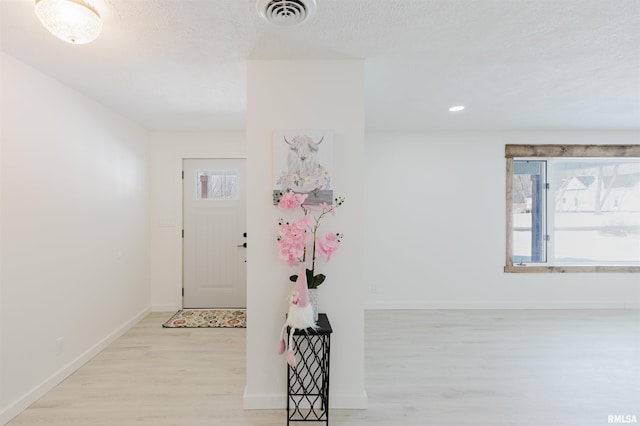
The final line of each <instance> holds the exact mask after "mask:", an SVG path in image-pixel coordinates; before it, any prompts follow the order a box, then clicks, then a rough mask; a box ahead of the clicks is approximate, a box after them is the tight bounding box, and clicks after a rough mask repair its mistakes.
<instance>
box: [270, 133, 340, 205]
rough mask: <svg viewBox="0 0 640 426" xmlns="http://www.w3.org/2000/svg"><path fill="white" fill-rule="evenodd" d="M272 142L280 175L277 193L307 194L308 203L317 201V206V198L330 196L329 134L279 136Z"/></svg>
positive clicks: (287, 134) (277, 179) (283, 134)
mask: <svg viewBox="0 0 640 426" xmlns="http://www.w3.org/2000/svg"><path fill="white" fill-rule="evenodd" d="M274 142H275V144H276V152H275V156H276V157H275V159H274V164H275V166H276V167H277V168H276V170H277V171H279V173H280V174H279V175H278V176H277V178H276V188H277V190H280V191H283V192H286V191H289V190H292V191H294V192H298V193H306V194H309V200H313V199H318V201H319V202H321V200H320V198H322V199H324V198H326V196H327V195H330V193H331V192H330V191H329V190H330V189H331V176H330V167H331V164H330V162H331V157H330V154H331V149H332V147H331V144H332V138H331V135H330V134H326V132H318V131H316V132H295V133H294V132H289V133H280V134H276V135H274ZM321 154H325V155H321ZM326 154H329V155H326ZM285 158H286V160H285ZM327 163H329V164H327ZM329 199H331V198H329Z"/></svg>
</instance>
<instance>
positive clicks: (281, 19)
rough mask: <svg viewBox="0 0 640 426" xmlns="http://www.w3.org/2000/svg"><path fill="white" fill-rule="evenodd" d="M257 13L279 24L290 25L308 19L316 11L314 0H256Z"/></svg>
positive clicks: (268, 20)
mask: <svg viewBox="0 0 640 426" xmlns="http://www.w3.org/2000/svg"><path fill="white" fill-rule="evenodd" d="M256 9H257V11H258V15H260V17H261V18H262V19H264V20H266V21H267V22H271V23H272V24H275V25H279V26H292V25H298V24H301V23H303V22H305V21H307V20H309V19H310V18H311V17H312V16H313V15H314V14H315V13H316V0H258V2H257V3H256Z"/></svg>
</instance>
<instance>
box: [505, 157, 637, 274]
mask: <svg viewBox="0 0 640 426" xmlns="http://www.w3.org/2000/svg"><path fill="white" fill-rule="evenodd" d="M505 157H506V158H507V244H506V246H507V260H506V267H505V271H506V272H599V271H603V272H640V145H507V146H506V147H505Z"/></svg>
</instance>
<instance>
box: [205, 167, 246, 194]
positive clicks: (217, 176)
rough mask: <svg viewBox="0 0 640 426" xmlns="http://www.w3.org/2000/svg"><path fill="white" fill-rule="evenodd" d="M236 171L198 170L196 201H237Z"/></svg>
mask: <svg viewBox="0 0 640 426" xmlns="http://www.w3.org/2000/svg"><path fill="white" fill-rule="evenodd" d="M237 199H238V171H237V170H228V169H218V170H198V171H197V172H196V200H237Z"/></svg>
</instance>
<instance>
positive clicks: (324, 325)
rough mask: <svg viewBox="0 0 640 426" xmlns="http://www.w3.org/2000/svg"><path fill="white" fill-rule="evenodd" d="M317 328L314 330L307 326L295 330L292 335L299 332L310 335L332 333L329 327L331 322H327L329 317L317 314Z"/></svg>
mask: <svg viewBox="0 0 640 426" xmlns="http://www.w3.org/2000/svg"><path fill="white" fill-rule="evenodd" d="M317 324H318V328H316V329H315V330H314V329H313V328H307V329H305V330H296V332H295V333H293V335H294V336H297V335H300V334H309V335H310V336H326V335H328V334H331V333H333V329H332V328H331V323H330V322H329V318H328V317H327V314H318V322H317Z"/></svg>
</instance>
